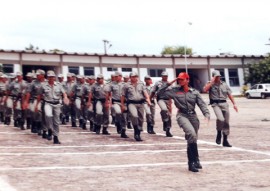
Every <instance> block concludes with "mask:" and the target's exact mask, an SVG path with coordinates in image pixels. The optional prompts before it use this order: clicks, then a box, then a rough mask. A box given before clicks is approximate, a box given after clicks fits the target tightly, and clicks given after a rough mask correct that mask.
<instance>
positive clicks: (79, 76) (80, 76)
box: [76, 75, 84, 79]
mask: <svg viewBox="0 0 270 191" xmlns="http://www.w3.org/2000/svg"><path fill="white" fill-rule="evenodd" d="M76 78H78V79H82V78H84V77H83V76H82V75H77V76H76Z"/></svg>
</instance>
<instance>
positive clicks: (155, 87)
mask: <svg viewBox="0 0 270 191" xmlns="http://www.w3.org/2000/svg"><path fill="white" fill-rule="evenodd" d="M157 84H158V83H157V82H156V83H155V85H154V86H153V88H152V89H151V91H150V93H156V91H157V87H158V85H157Z"/></svg>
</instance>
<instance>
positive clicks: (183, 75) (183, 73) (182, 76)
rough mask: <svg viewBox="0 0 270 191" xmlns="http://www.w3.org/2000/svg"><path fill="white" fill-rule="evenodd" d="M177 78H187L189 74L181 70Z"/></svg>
mask: <svg viewBox="0 0 270 191" xmlns="http://www.w3.org/2000/svg"><path fill="white" fill-rule="evenodd" d="M177 78H178V79H189V75H188V74H187V73H186V72H181V73H180V74H179V75H178V77H177Z"/></svg>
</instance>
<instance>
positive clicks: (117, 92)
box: [106, 72, 128, 138]
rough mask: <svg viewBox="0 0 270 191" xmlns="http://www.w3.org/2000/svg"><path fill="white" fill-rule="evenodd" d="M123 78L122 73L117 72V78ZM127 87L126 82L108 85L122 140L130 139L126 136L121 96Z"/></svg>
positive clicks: (116, 81) (107, 90)
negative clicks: (123, 89) (125, 86)
mask: <svg viewBox="0 0 270 191" xmlns="http://www.w3.org/2000/svg"><path fill="white" fill-rule="evenodd" d="M119 76H121V77H122V74H121V73H120V72H115V77H116V78H119ZM124 85H125V83H124V82H122V81H118V80H115V81H114V82H111V83H110V84H108V85H107V88H106V92H108V93H109V94H111V101H112V108H113V111H114V113H115V125H116V127H117V133H119V134H121V137H122V138H128V136H127V135H126V124H125V119H124V115H123V113H122V111H121V95H122V88H123V86H124Z"/></svg>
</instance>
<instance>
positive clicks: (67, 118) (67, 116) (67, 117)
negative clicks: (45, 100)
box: [66, 115, 69, 123]
mask: <svg viewBox="0 0 270 191" xmlns="http://www.w3.org/2000/svg"><path fill="white" fill-rule="evenodd" d="M66 122H67V123H68V122H69V115H66Z"/></svg>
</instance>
